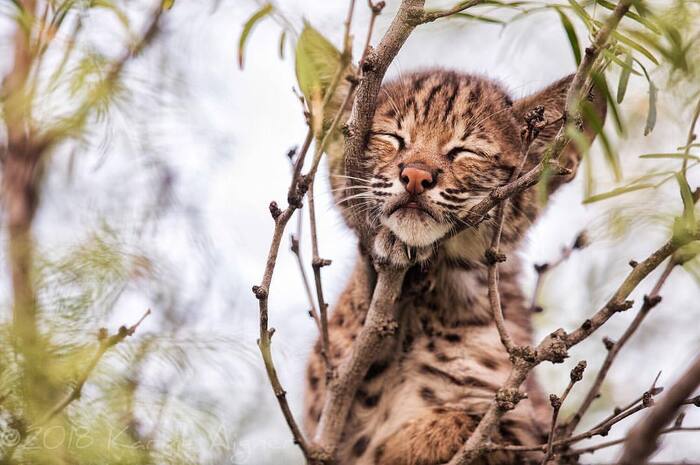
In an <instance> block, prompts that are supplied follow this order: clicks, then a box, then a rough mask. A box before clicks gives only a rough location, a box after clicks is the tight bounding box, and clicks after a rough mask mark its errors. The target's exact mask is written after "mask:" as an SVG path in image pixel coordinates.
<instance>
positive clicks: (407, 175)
mask: <svg viewBox="0 0 700 465" xmlns="http://www.w3.org/2000/svg"><path fill="white" fill-rule="evenodd" d="M401 182H402V183H403V184H404V186H405V187H406V191H407V192H408V193H409V194H420V193H422V192H423V191H424V190H426V189H430V188H431V187H433V175H432V173H431V172H430V171H426V170H424V169H421V168H416V167H415V166H407V167H406V168H404V169H402V170H401Z"/></svg>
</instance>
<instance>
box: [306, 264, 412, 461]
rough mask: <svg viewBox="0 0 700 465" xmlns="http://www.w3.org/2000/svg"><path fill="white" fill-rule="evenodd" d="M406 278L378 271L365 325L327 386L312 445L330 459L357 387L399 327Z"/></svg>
mask: <svg viewBox="0 0 700 465" xmlns="http://www.w3.org/2000/svg"><path fill="white" fill-rule="evenodd" d="M405 274H406V269H405V268H391V267H386V268H380V270H379V272H378V274H377V284H376V286H375V289H374V294H373V295H372V302H371V303H370V306H369V309H368V311H367V317H366V321H365V324H364V326H363V327H362V329H361V330H360V333H359V334H358V335H357V339H356V342H355V344H354V345H353V348H352V351H351V353H350V356H349V357H347V358H346V359H345V360H344V361H343V363H342V364H341V365H340V366H339V367H338V376H337V378H335V379H334V380H333V382H332V383H331V384H330V385H329V386H328V389H327V392H326V397H325V399H324V404H323V410H322V413H321V422H320V423H319V425H318V429H317V433H316V437H315V442H316V443H317V444H318V445H319V446H320V447H321V449H322V450H323V451H325V452H326V453H327V454H328V456H330V457H332V456H333V455H334V453H335V448H336V447H337V444H338V441H339V440H340V436H341V434H342V432H343V427H344V426H345V421H346V418H347V415H348V412H349V410H350V406H351V405H352V401H353V399H354V397H355V392H356V391H357V388H358V386H359V385H360V383H361V382H362V379H363V378H364V376H365V374H366V373H367V370H368V369H369V367H370V365H371V363H372V362H373V361H374V359H375V357H376V355H377V354H378V353H379V352H381V348H382V347H383V341H384V340H385V339H386V338H387V337H388V336H389V335H391V334H393V333H394V332H395V331H396V329H397V327H398V324H397V322H396V315H395V305H394V304H395V302H396V300H397V299H398V298H399V295H400V293H401V286H402V284H403V278H404V276H405Z"/></svg>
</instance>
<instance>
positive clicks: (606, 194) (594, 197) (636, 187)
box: [583, 184, 654, 204]
mask: <svg viewBox="0 0 700 465" xmlns="http://www.w3.org/2000/svg"><path fill="white" fill-rule="evenodd" d="M651 187H654V185H653V184H636V185H634V186H625V187H618V188H617V189H613V190H611V191H608V192H604V193H602V194H596V195H592V196H590V197H588V198H587V199H584V201H583V203H585V204H589V203H594V202H599V201H601V200H605V199H609V198H611V197H617V196H619V195H623V194H626V193H628V192H634V191H640V190H643V189H649V188H651Z"/></svg>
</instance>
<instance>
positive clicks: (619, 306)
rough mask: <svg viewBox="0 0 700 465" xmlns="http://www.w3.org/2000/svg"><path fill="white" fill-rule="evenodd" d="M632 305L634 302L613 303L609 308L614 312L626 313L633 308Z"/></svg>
mask: <svg viewBox="0 0 700 465" xmlns="http://www.w3.org/2000/svg"><path fill="white" fill-rule="evenodd" d="M632 305H634V300H624V301H622V302H612V303H611V304H610V305H609V308H610V310H612V311H613V312H624V311H626V310H629V309H630V308H632Z"/></svg>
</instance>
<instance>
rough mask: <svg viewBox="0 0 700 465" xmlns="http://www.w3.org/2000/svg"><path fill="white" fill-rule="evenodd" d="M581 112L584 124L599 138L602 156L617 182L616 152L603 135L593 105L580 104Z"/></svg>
mask: <svg viewBox="0 0 700 465" xmlns="http://www.w3.org/2000/svg"><path fill="white" fill-rule="evenodd" d="M581 112H582V113H583V116H584V118H585V119H586V122H588V124H589V125H590V127H591V128H592V129H593V130H594V131H595V133H596V134H597V135H598V137H599V138H600V142H601V144H602V145H603V154H604V155H605V159H606V160H607V162H608V164H609V165H610V168H611V169H612V171H613V174H614V175H615V179H616V180H618V181H619V180H620V179H621V178H622V171H621V169H620V160H619V158H618V155H617V152H615V151H614V150H613V147H612V144H611V143H610V139H608V136H607V134H605V130H604V129H603V122H602V121H601V119H600V117H599V116H598V115H597V114H596V112H595V110H594V109H593V105H591V103H590V102H588V101H583V102H581Z"/></svg>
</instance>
